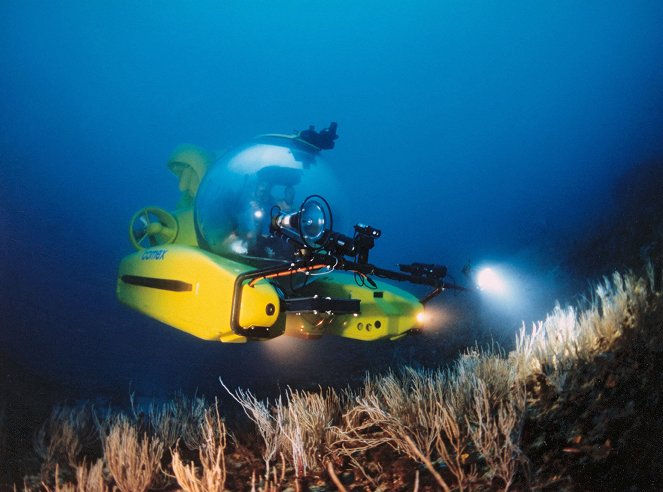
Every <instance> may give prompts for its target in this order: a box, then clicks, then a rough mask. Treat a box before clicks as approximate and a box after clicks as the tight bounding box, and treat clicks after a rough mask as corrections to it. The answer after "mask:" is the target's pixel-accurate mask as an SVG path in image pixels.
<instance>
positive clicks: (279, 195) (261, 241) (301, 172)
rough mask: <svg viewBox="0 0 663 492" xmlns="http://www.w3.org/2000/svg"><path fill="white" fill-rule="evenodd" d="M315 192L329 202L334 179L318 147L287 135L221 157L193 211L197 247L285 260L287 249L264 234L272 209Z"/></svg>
mask: <svg viewBox="0 0 663 492" xmlns="http://www.w3.org/2000/svg"><path fill="white" fill-rule="evenodd" d="M312 194H319V195H322V196H324V197H325V198H327V199H328V200H330V201H331V202H332V206H333V203H334V202H335V201H336V200H335V198H336V197H337V196H338V186H337V185H336V180H335V178H334V177H333V176H332V174H331V173H330V171H329V168H328V165H327V164H326V162H325V161H324V160H323V159H321V158H320V151H319V150H318V148H317V147H314V146H312V145H310V144H308V143H306V142H304V141H302V140H299V139H297V138H295V137H291V136H281V135H266V136H262V137H258V138H256V139H254V140H253V141H251V142H249V143H248V144H246V145H243V146H241V147H238V148H236V149H233V150H231V151H229V152H227V153H226V154H225V155H223V156H222V157H221V158H220V159H219V161H217V162H216V163H215V164H214V165H213V166H212V167H211V169H210V170H209V171H208V172H207V174H206V175H205V177H204V178H203V180H202V183H201V184H200V188H199V190H198V193H197V195H196V200H195V205H194V213H195V222H196V232H197V234H198V241H199V243H200V245H201V246H202V247H203V248H205V249H208V250H210V251H212V252H214V253H216V254H219V255H223V256H237V255H239V256H243V257H257V258H285V257H288V256H289V255H290V253H291V251H290V250H289V248H288V247H287V245H286V244H285V242H284V241H283V240H282V239H281V238H280V237H273V236H271V235H270V232H269V224H270V220H271V216H272V214H273V213H275V211H278V210H281V211H284V212H291V211H292V212H294V211H297V210H298V209H299V207H300V205H301V203H302V202H303V201H304V199H305V198H306V197H308V196H309V195H312Z"/></svg>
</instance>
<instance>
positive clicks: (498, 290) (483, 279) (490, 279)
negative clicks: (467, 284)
mask: <svg viewBox="0 0 663 492" xmlns="http://www.w3.org/2000/svg"><path fill="white" fill-rule="evenodd" d="M476 281H477V286H478V287H479V290H482V291H487V292H493V293H495V294H503V293H504V292H505V290H506V285H505V283H504V281H503V280H502V278H501V277H500V275H499V274H498V273H497V272H496V271H495V270H493V269H492V268H490V267H486V268H483V269H481V270H480V271H479V273H478V274H477V280H476Z"/></svg>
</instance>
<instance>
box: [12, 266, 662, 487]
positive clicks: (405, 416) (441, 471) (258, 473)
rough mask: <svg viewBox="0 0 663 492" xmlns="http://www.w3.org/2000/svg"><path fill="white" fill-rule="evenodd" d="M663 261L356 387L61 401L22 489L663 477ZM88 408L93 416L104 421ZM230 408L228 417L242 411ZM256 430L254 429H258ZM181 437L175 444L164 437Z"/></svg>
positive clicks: (561, 482) (589, 481)
mask: <svg viewBox="0 0 663 492" xmlns="http://www.w3.org/2000/svg"><path fill="white" fill-rule="evenodd" d="M654 286H655V282H654V275H653V270H652V269H651V268H650V269H649V275H648V276H647V277H645V278H639V277H637V276H635V275H634V274H631V273H628V274H614V275H613V276H612V277H611V278H610V279H606V280H604V281H603V282H602V283H601V284H599V285H598V286H597V287H596V289H595V294H594V296H593V297H591V298H590V299H587V300H586V301H585V302H584V304H583V305H582V306H581V307H580V308H571V307H567V308H561V307H560V306H557V307H556V308H555V309H554V310H553V311H552V313H550V315H549V316H548V317H547V318H546V319H545V320H544V321H541V322H538V323H535V324H534V325H533V326H532V328H531V329H530V330H527V329H525V328H522V329H521V331H520V333H519V334H518V336H517V341H516V348H515V349H514V350H513V351H512V352H510V353H508V354H507V353H505V352H504V351H502V350H500V349H499V348H496V347H488V348H485V349H481V348H478V347H474V348H470V349H466V351H465V352H464V353H463V354H461V355H460V357H459V358H458V359H457V360H456V362H455V363H454V364H452V365H451V366H450V367H447V368H438V369H427V368H413V367H407V366H406V367H403V368H401V369H400V370H394V371H390V372H387V373H386V374H382V375H372V374H367V375H366V377H365V379H364V382H363V384H362V385H361V386H359V387H357V388H345V389H343V390H342V391H337V390H336V389H334V388H327V389H323V388H320V389H319V390H318V391H302V390H296V389H292V388H288V389H287V390H286V391H285V394H282V395H280V396H278V397H277V398H275V399H272V400H269V399H265V400H259V399H258V398H257V397H256V396H254V394H253V393H251V392H250V391H249V390H244V389H241V388H240V389H237V390H235V391H230V390H229V389H228V388H227V386H226V385H225V384H224V383H223V382H221V384H222V385H223V387H224V388H225V389H226V390H227V391H228V394H230V395H231V396H232V398H233V399H234V400H235V402H237V403H238V404H239V406H240V407H241V409H242V410H243V413H244V414H245V415H246V416H247V417H248V419H249V421H250V424H251V425H252V428H251V429H250V430H248V431H244V432H242V431H239V432H238V431H234V432H228V431H227V425H229V424H227V423H226V422H225V421H224V419H223V418H222V415H221V412H220V410H219V404H218V402H215V403H214V404H212V405H210V404H208V403H207V402H206V401H205V400H204V399H203V398H193V399H187V398H186V397H185V396H183V395H178V396H176V397H175V399H173V401H171V402H166V403H159V404H156V403H153V404H151V405H149V406H148V407H147V411H145V412H142V411H139V409H137V408H135V407H132V411H131V412H130V413H122V412H116V411H108V412H105V413H104V412H99V411H96V410H94V409H93V408H92V406H90V405H83V406H81V407H65V406H57V407H55V408H54V409H53V411H52V414H51V416H50V417H49V419H47V421H46V422H45V423H44V425H43V426H42V427H41V428H40V429H39V430H38V431H37V432H36V434H35V439H34V444H35V452H36V453H37V454H38V455H39V457H40V459H41V463H42V472H41V474H40V476H39V477H37V478H36V479H31V478H30V477H28V478H27V479H26V481H25V483H24V486H23V487H24V490H25V491H28V490H38V489H41V490H43V489H45V490H49V491H50V490H54V491H65V490H66V491H70V490H71V491H80V492H83V491H105V490H113V489H117V490H121V491H132V492H133V491H147V490H155V489H164V490H185V491H193V492H206V491H213V490H214V491H216V490H224V489H228V490H252V491H261V492H267V491H270V492H271V491H275V490H280V489H282V488H284V487H289V486H293V487H295V489H297V488H299V489H300V490H304V489H305V488H306V487H307V486H311V487H313V486H318V487H327V486H332V484H333V486H334V487H336V488H337V489H338V490H341V491H342V490H350V489H355V490H357V489H365V488H366V487H368V488H370V489H380V490H403V491H405V490H438V489H441V490H444V491H451V490H524V489H531V488H544V487H549V488H550V487H552V488H557V489H559V488H567V489H573V488H576V486H577V487H579V488H584V489H596V488H597V487H599V486H601V487H610V484H612V485H615V484H618V485H619V486H620V487H622V486H623V488H627V487H628V486H630V485H633V486H636V487H640V488H643V487H644V488H646V487H647V486H649V487H651V486H652V485H656V484H663V477H662V476H661V472H660V466H659V465H660V463H661V462H662V461H663V454H662V453H661V451H660V449H661V446H660V445H661V435H663V429H662V428H661V427H662V425H663V424H660V423H658V420H657V417H656V416H657V411H658V408H660V407H659V405H660V402H661V399H662V398H663V389H662V388H661V383H660V378H659V377H658V374H659V373H660V370H662V369H663V368H662V367H661V365H662V361H661V358H660V356H659V355H658V354H660V352H661V347H663V333H661V330H660V327H661V325H662V324H663V301H662V296H661V293H660V292H658V291H657V290H656V289H655V288H654ZM91 422H96V425H93V424H92V423H91ZM238 423H239V422H233V423H232V424H230V425H233V424H234V425H235V426H236V425H237V424H238ZM252 435H253V436H254V437H252ZM166 450H169V451H170V453H166V452H165V451H166Z"/></svg>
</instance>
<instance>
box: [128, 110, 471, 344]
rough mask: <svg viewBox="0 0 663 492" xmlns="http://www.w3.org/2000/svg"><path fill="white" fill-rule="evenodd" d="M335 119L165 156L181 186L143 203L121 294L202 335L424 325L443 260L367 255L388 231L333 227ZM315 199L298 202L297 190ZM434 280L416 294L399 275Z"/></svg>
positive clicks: (259, 336)
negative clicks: (166, 202) (379, 261)
mask: <svg viewBox="0 0 663 492" xmlns="http://www.w3.org/2000/svg"><path fill="white" fill-rule="evenodd" d="M337 128H338V125H337V124H336V123H334V122H332V123H331V124H330V125H329V127H328V128H325V129H323V130H321V131H319V132H318V131H316V130H315V127H313V126H310V127H309V128H308V129H307V130H303V131H301V132H296V133H295V134H292V135H283V134H268V135H261V136H259V137H256V138H255V139H253V140H251V141H249V142H248V143H246V144H244V145H241V146H238V147H235V148H233V149H232V150H230V151H228V152H226V153H224V154H222V155H221V156H218V157H217V156H215V155H214V154H213V153H212V152H209V151H206V150H204V149H201V148H199V147H195V146H192V145H181V146H179V147H177V148H176V149H175V152H174V153H173V155H172V156H171V159H170V160H169V162H168V167H169V169H170V170H171V171H172V172H173V174H175V176H176V177H177V178H178V180H179V189H180V191H181V193H182V195H181V197H180V200H179V202H178V206H177V209H176V210H175V211H173V212H168V211H166V210H163V209H161V208H157V207H148V208H144V209H141V210H140V211H139V212H138V213H137V214H135V215H134V218H133V219H132V221H131V224H130V228H129V234H130V239H131V242H132V244H133V246H134V248H136V250H137V251H136V252H135V253H133V254H130V255H128V256H126V257H125V258H124V259H123V260H122V262H121V263H120V268H119V274H118V281H117V296H118V299H119V300H120V301H121V302H123V303H124V304H126V305H128V306H130V307H132V308H134V309H136V310H138V311H140V312H141V313H143V314H146V315H148V316H151V317H153V318H155V319H157V320H159V321H161V322H163V323H165V324H167V325H170V326H172V327H175V328H177V329H179V330H182V331H184V332H186V333H189V334H191V335H194V336H196V337H199V338H202V339H205V340H216V341H221V342H226V343H227V342H246V341H249V340H269V339H272V338H275V337H278V336H280V335H283V334H285V335H291V336H296V337H301V338H306V339H316V338H320V337H321V336H323V335H337V336H342V337H348V338H354V339H358V340H365V341H372V340H381V339H390V340H396V339H398V338H401V337H403V336H405V335H407V334H411V333H417V332H420V331H422V329H424V328H425V326H424V323H425V319H426V317H425V316H424V315H423V313H424V306H425V304H426V303H427V302H429V301H430V300H431V299H432V298H434V297H435V296H437V295H439V294H440V293H442V292H443V291H445V290H447V289H456V290H465V289H464V288H462V287H460V286H457V285H454V284H452V283H449V282H447V281H446V280H445V277H446V274H447V270H446V268H445V267H443V266H440V265H435V264H428V263H412V264H401V265H400V270H399V271H394V270H390V269H386V268H382V267H379V266H377V265H374V264H372V263H370V262H369V253H370V251H371V250H372V249H373V248H374V247H375V242H376V240H377V239H378V238H380V237H381V235H382V232H381V230H380V229H377V228H375V227H373V226H370V225H365V224H362V223H357V224H356V225H355V226H354V231H353V234H352V235H351V236H348V235H344V234H341V233H339V232H336V231H334V227H333V226H334V223H333V215H332V210H331V207H330V206H329V203H328V202H327V200H326V199H325V198H323V196H322V195H321V194H320V193H321V192H323V191H325V190H326V188H325V187H328V186H329V184H330V182H333V181H334V180H333V175H332V173H331V172H330V171H329V169H328V168H327V166H326V164H325V162H324V160H323V159H322V158H321V153H322V152H323V151H324V150H330V149H332V148H334V145H335V141H336V140H337V139H338V134H337ZM298 194H299V196H304V197H306V198H305V199H304V200H303V201H302V202H301V205H300V206H299V207H297V206H296V205H295V204H294V199H295V196H297V195H298ZM389 281H396V282H407V283H409V284H419V285H424V286H428V287H430V290H429V292H428V294H426V295H425V296H423V297H421V298H419V297H417V296H415V295H414V294H413V293H411V292H409V291H407V290H405V289H402V288H400V287H397V286H396V285H395V284H394V283H393V282H389Z"/></svg>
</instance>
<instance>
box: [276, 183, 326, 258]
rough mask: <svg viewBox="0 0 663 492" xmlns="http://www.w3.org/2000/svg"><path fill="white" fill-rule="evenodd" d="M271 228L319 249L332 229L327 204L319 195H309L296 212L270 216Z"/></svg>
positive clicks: (304, 244) (314, 248)
mask: <svg viewBox="0 0 663 492" xmlns="http://www.w3.org/2000/svg"><path fill="white" fill-rule="evenodd" d="M272 230H273V231H275V232H280V233H282V234H284V235H285V236H287V237H289V238H290V239H293V240H295V241H297V242H301V243H302V245H303V246H305V247H307V248H310V249H313V250H317V249H321V248H322V247H323V246H325V243H326V240H327V239H328V237H329V234H330V233H331V230H332V214H331V209H330V208H329V204H328V203H327V200H325V199H324V198H322V197H321V196H319V195H311V196H309V197H308V198H306V200H304V202H303V203H302V205H301V207H299V210H297V211H296V212H292V213H285V212H279V213H277V214H276V215H275V216H274V217H272Z"/></svg>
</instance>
